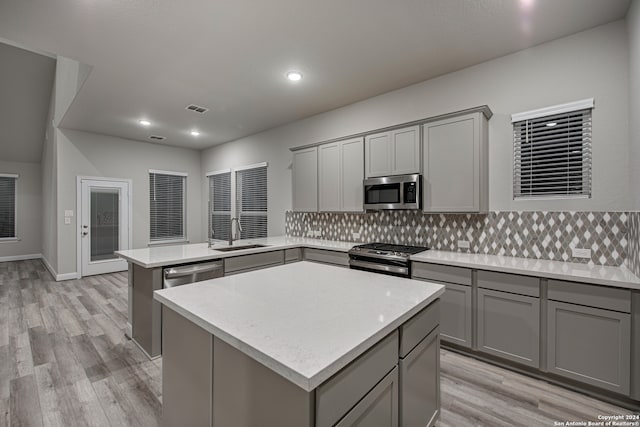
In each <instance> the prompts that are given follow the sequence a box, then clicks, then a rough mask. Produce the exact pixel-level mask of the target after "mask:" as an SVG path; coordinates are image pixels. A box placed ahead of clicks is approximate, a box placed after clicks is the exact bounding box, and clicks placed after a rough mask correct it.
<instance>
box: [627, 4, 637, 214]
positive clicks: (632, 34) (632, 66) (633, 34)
mask: <svg viewBox="0 0 640 427" xmlns="http://www.w3.org/2000/svg"><path fill="white" fill-rule="evenodd" d="M626 19H627V30H628V33H629V117H630V118H631V120H629V151H630V156H629V158H630V163H631V165H630V168H631V173H630V185H629V189H630V191H631V195H630V196H631V197H630V198H631V199H632V200H633V201H634V208H635V209H640V1H638V0H633V1H632V2H631V6H630V8H629V12H627V18H626Z"/></svg>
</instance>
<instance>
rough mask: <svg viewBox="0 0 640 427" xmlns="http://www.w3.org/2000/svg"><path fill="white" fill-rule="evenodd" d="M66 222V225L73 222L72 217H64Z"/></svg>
mask: <svg viewBox="0 0 640 427" xmlns="http://www.w3.org/2000/svg"><path fill="white" fill-rule="evenodd" d="M64 223H65V225H69V224H71V218H69V217H66V218H65V219H64Z"/></svg>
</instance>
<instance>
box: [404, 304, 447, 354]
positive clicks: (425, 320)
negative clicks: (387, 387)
mask: <svg viewBox="0 0 640 427" xmlns="http://www.w3.org/2000/svg"><path fill="white" fill-rule="evenodd" d="M439 323H440V300H439V299H438V300H435V301H434V302H432V303H431V304H429V305H428V306H427V307H425V308H424V309H422V311H421V312H420V313H418V314H416V315H415V316H413V317H412V318H411V319H409V320H408V321H407V322H406V323H405V324H403V325H402V326H400V357H405V356H406V355H407V353H409V352H410V351H411V350H412V349H413V348H414V347H415V346H417V345H418V343H419V342H420V341H422V340H423V339H424V337H426V336H427V335H429V332H431V331H433V330H434V329H435V328H436V327H437V326H438V324H439Z"/></svg>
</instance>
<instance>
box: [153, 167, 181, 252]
mask: <svg viewBox="0 0 640 427" xmlns="http://www.w3.org/2000/svg"><path fill="white" fill-rule="evenodd" d="M186 182H187V174H184V173H178V172H165V171H155V170H150V171H149V212H150V227H149V239H150V240H151V241H152V242H163V241H172V240H186V232H185V229H186V227H185V217H186V215H185V213H186V209H185V204H186V203H185V202H186V189H185V187H186Z"/></svg>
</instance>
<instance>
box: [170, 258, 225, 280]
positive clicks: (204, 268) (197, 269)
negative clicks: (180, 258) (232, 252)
mask: <svg viewBox="0 0 640 427" xmlns="http://www.w3.org/2000/svg"><path fill="white" fill-rule="evenodd" d="M222 268H223V267H222V263H221V262H217V263H208V264H196V265H188V266H185V267H172V268H168V269H166V270H165V271H164V278H165V279H175V278H176V277H182V276H191V275H193V274H202V273H208V272H211V271H219V270H222Z"/></svg>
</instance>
